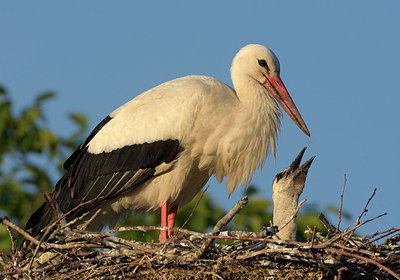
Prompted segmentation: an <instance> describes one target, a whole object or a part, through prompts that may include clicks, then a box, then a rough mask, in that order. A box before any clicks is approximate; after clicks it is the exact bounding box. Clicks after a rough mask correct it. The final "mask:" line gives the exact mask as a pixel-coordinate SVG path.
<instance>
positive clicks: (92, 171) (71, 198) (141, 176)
mask: <svg viewBox="0 0 400 280" xmlns="http://www.w3.org/2000/svg"><path fill="white" fill-rule="evenodd" d="M111 119H112V118H111V117H110V116H107V117H106V118H105V119H104V120H103V121H102V122H100V124H99V125H97V126H96V128H95V129H94V130H93V131H92V133H91V134H90V135H89V137H88V138H87V139H86V140H85V141H84V142H83V143H82V144H81V145H80V146H79V148H78V149H77V150H76V151H75V152H74V153H73V154H72V155H71V156H70V157H69V158H68V159H67V160H66V161H65V163H64V168H65V169H66V170H67V172H66V174H65V175H64V176H63V177H62V178H61V179H60V180H59V181H58V182H57V185H56V188H55V191H54V197H55V199H56V201H57V203H58V204H59V205H60V207H61V210H62V211H63V212H64V213H66V212H68V211H70V210H71V209H73V208H74V207H76V206H78V205H79V204H80V203H82V202H85V201H89V200H92V199H96V198H98V199H97V200H95V201H94V202H93V203H90V204H88V205H85V206H83V207H81V209H79V210H77V211H75V212H74V213H71V215H69V216H67V220H71V219H72V218H74V217H76V216H80V215H81V214H83V213H84V212H87V211H90V210H93V209H95V208H96V207H98V206H99V205H100V204H101V203H102V202H104V201H107V200H110V199H113V198H116V197H118V196H119V195H121V194H122V193H124V192H126V191H128V190H131V189H133V188H135V187H136V186H138V185H140V184H142V183H143V182H145V181H146V180H148V179H149V178H151V177H152V176H153V175H154V172H155V168H156V167H157V166H159V165H160V164H162V163H170V162H172V161H173V160H174V159H176V158H177V157H178V155H179V153H180V152H181V151H182V147H181V146H180V143H179V141H178V140H173V139H171V140H162V141H155V142H152V143H143V144H133V145H129V146H125V147H123V148H120V149H116V150H113V151H111V152H107V153H106V152H103V153H100V154H92V153H90V152H89V151H88V147H87V145H88V143H89V142H90V140H91V139H93V137H94V136H95V135H96V133H97V132H98V131H100V129H101V128H102V127H103V126H104V125H105V124H107V123H108V122H109V121H110V120H111ZM53 218H54V217H53V214H52V211H51V210H50V207H49V206H48V205H47V204H46V203H45V204H44V205H42V207H40V208H39V209H38V210H37V211H36V212H35V213H34V214H33V215H32V217H31V218H30V219H29V221H28V222H27V224H26V228H28V229H31V231H32V234H33V235H36V236H37V235H40V230H41V229H42V228H43V227H45V226H46V225H48V224H49V223H50V222H51V221H52V220H53Z"/></svg>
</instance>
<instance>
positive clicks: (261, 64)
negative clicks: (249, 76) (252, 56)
mask: <svg viewBox="0 0 400 280" xmlns="http://www.w3.org/2000/svg"><path fill="white" fill-rule="evenodd" d="M258 64H259V65H260V66H261V67H267V62H266V61H265V60H264V59H259V60H258Z"/></svg>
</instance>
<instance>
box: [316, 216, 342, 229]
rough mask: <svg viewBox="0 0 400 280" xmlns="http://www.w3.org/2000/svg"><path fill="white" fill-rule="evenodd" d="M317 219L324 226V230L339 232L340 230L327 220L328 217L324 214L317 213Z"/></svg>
mask: <svg viewBox="0 0 400 280" xmlns="http://www.w3.org/2000/svg"><path fill="white" fill-rule="evenodd" d="M318 219H319V220H320V221H321V223H322V224H323V225H324V227H325V228H326V230H327V231H328V233H335V232H340V231H338V230H337V229H336V228H335V227H334V226H333V225H332V224H331V223H330V222H329V221H328V219H327V218H326V217H325V215H324V214H322V213H319V215H318Z"/></svg>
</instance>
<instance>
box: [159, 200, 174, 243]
mask: <svg viewBox="0 0 400 280" xmlns="http://www.w3.org/2000/svg"><path fill="white" fill-rule="evenodd" d="M177 212H178V206H177V205H174V206H172V207H171V209H170V210H169V211H168V203H167V202H165V203H164V204H163V206H162V207H161V226H162V227H174V225H175V220H176V213H177ZM167 213H168V214H167ZM171 237H172V230H162V231H160V236H159V238H158V240H159V242H160V243H161V242H164V241H166V240H167V239H169V238H171Z"/></svg>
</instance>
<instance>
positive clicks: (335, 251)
mask: <svg viewBox="0 0 400 280" xmlns="http://www.w3.org/2000/svg"><path fill="white" fill-rule="evenodd" d="M325 250H327V251H329V252H333V253H336V254H339V255H340V254H342V255H347V256H350V257H353V258H357V259H360V260H363V261H366V262H369V263H372V264H374V265H376V266H378V267H379V268H382V269H383V270H385V271H386V272H388V273H389V274H390V275H392V276H393V277H395V278H396V279H399V280H400V276H399V275H398V274H397V273H395V272H394V271H393V270H390V269H389V268H388V267H386V266H384V265H383V264H381V263H379V262H377V261H374V260H371V259H370V258H366V257H363V256H360V255H357V254H353V253H349V252H346V251H344V250H337V249H333V248H326V249H325Z"/></svg>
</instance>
